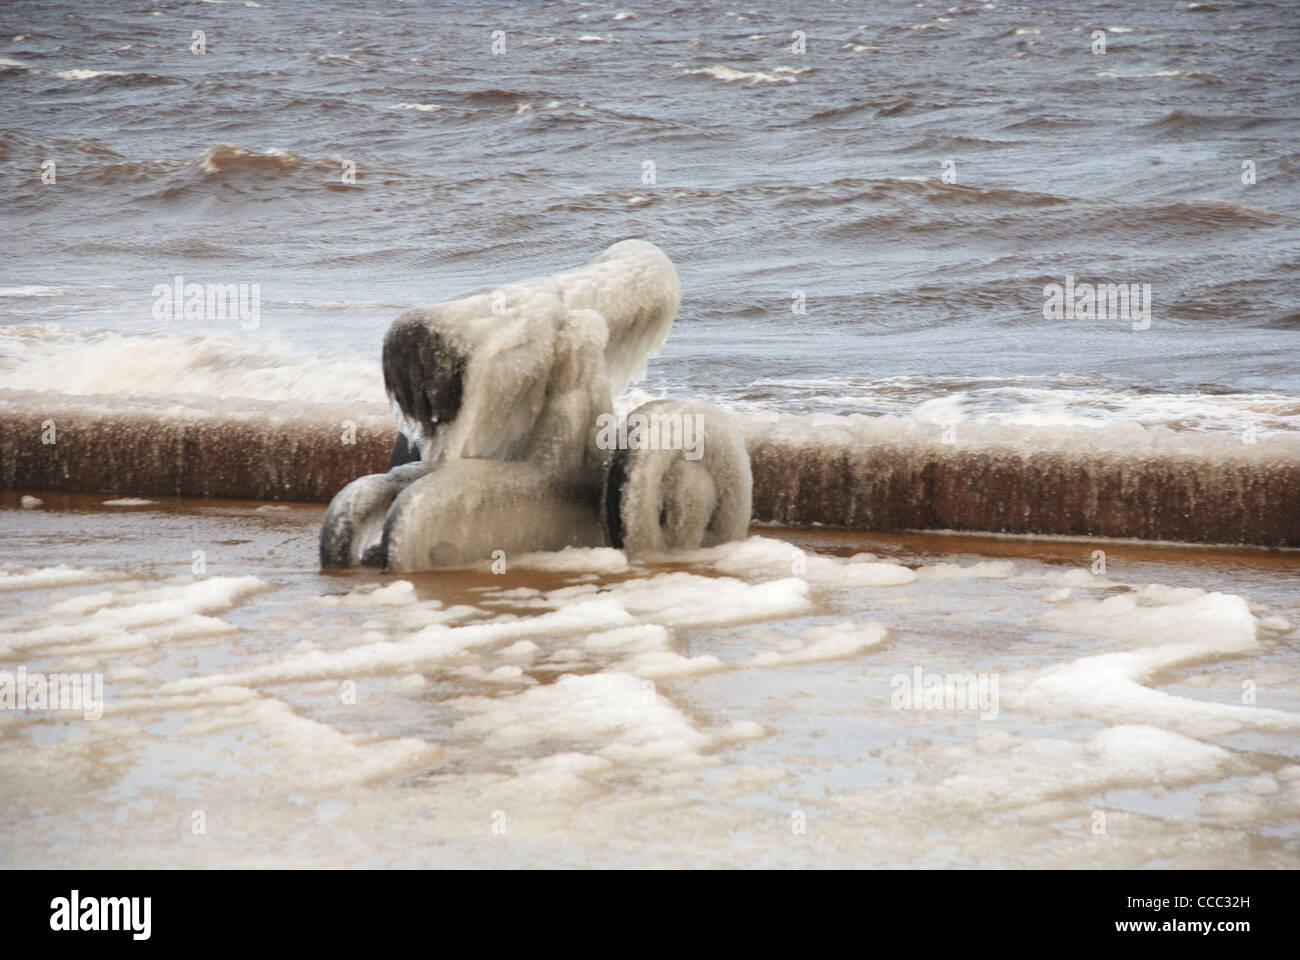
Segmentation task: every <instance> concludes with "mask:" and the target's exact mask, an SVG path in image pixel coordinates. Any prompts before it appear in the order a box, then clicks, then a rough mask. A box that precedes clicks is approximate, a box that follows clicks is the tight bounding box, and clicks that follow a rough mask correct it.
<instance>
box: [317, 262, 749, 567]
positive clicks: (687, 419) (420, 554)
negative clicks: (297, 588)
mask: <svg viewBox="0 0 1300 960" xmlns="http://www.w3.org/2000/svg"><path fill="white" fill-rule="evenodd" d="M680 302H681V287H680V284H679V282H678V279H677V271H676V270H675V269H674V267H673V265H672V262H671V261H669V259H668V258H667V256H665V255H664V253H663V251H661V250H660V249H659V248H658V247H656V246H654V245H653V244H651V243H647V242H645V241H642V240H624V241H622V242H620V243H616V244H614V245H613V246H611V247H609V248H608V249H607V250H605V252H604V253H602V254H601V255H600V256H599V257H597V258H596V259H595V260H593V261H592V262H591V263H589V264H587V265H585V266H582V267H577V268H574V269H572V270H566V271H564V272H563V273H559V274H556V275H554V276H551V277H541V278H537V279H533V280H524V281H521V282H519V283H515V284H511V285H509V286H505V287H495V288H487V289H483V290H479V291H476V292H474V293H470V294H466V295H465V296H462V297H458V298H456V299H454V300H448V301H445V302H443V303H439V304H435V305H433V306H430V307H424V308H421V309H417V310H411V311H408V312H407V313H405V314H403V315H402V316H400V317H398V318H397V320H396V321H394V323H393V325H392V327H390V328H389V331H388V335H387V336H386V337H385V339H384V355H383V368H384V385H385V387H386V388H387V391H388V396H389V399H390V401H391V403H392V408H393V414H394V416H395V417H396V419H397V423H398V428H399V431H400V433H399V436H398V438H397V441H396V443H395V444H394V447H393V452H392V455H391V457H390V459H389V470H388V472H387V473H382V474H371V475H369V476H365V477H361V478H359V479H357V480H354V481H353V482H352V483H350V484H348V485H347V486H346V487H344V488H343V489H342V490H341V491H340V492H339V493H338V495H337V496H335V497H334V499H333V501H332V502H331V503H330V507H329V510H328V511H327V512H326V514H325V520H324V522H323V524H322V526H321V542H320V557H321V565H322V566H325V567H342V566H356V565H372V566H381V567H384V568H386V569H391V570H420V569H426V568H429V567H437V566H448V565H455V564H464V563H471V562H474V561H477V560H483V559H486V558H490V557H493V556H495V555H497V551H502V552H503V553H504V555H505V556H507V557H508V556H511V555H517V554H522V553H530V552H536V551H549V550H560V549H563V548H565V547H568V546H587V547H599V546H610V545H612V546H616V547H621V548H624V549H626V550H627V551H628V552H629V553H642V554H643V553H652V552H661V551H664V550H670V549H689V548H698V547H707V546H712V545H715V544H719V543H724V542H727V541H729V540H734V539H738V538H741V537H743V536H744V535H745V533H746V530H747V529H748V525H749V516H750V506H751V478H750V468H749V457H748V454H747V453H746V451H745V443H744V440H743V438H742V437H741V435H740V433H739V431H738V430H737V429H736V428H735V427H734V426H733V425H732V424H731V423H729V422H728V420H727V418H726V417H725V416H724V415H723V414H722V413H721V412H719V411H718V410H716V409H713V408H711V407H707V406H704V405H702V404H694V403H684V402H678V401H671V400H657V401H653V402H651V403H648V404H645V405H644V406H642V407H640V408H638V409H636V410H634V411H632V412H631V413H630V414H628V416H627V418H626V419H623V420H620V419H619V418H617V417H616V416H615V415H614V412H613V410H614V405H613V397H614V396H615V395H616V394H619V393H621V392H622V391H623V389H624V388H625V387H626V386H627V384H628V383H629V382H630V381H631V380H634V379H640V378H642V377H644V376H645V369H646V361H647V359H648V358H649V357H650V356H652V355H653V354H654V353H655V352H657V351H658V349H659V348H660V347H661V346H662V345H663V342H664V340H665V339H666V338H667V336H668V331H669V328H670V327H671V326H672V322H673V317H674V316H675V315H676V313H677V307H678V305H679V304H680Z"/></svg>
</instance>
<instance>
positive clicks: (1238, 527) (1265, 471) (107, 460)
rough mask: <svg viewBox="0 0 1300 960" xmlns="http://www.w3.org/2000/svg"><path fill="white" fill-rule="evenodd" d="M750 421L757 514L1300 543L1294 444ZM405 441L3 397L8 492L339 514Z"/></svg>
mask: <svg viewBox="0 0 1300 960" xmlns="http://www.w3.org/2000/svg"><path fill="white" fill-rule="evenodd" d="M741 426H742V428H743V430H744V432H745V435H746V442H747V446H748V448H749V453H750V457H751V460H752V462H753V474H754V519H755V520H760V521H771V522H776V523H782V524H789V525H800V524H811V523H824V524H832V525H837V526H845V527H852V528H856V529H862V530H893V529H952V530H972V531H976V530H982V531H995V532H1007V533H1044V534H1066V535H1092V536H1104V537H1141V538H1148V539H1168V540H1186V541H1202V542H1209V543H1253V544H1262V545H1268V546H1290V547H1300V437H1295V436H1291V435H1283V434H1260V435H1259V437H1258V438H1257V440H1256V442H1255V443H1253V444H1244V443H1242V442H1241V440H1240V438H1238V437H1235V436H1209V435H1204V434H1194V433H1172V432H1168V431H1163V430H1144V429H1142V428H1141V427H1139V426H1137V425H1134V424H1129V425H1114V426H1108V427H1105V428H1099V429H1092V428H1085V427H1074V428H1061V427H1051V428H1047V427H1007V426H1000V427H999V426H979V425H964V424H959V425H957V426H956V427H955V429H953V430H951V431H947V432H945V431H944V429H943V428H942V427H939V426H933V425H927V424H921V423H918V422H916V421H914V420H908V419H902V418H891V417H883V418H866V417H847V418H838V417H836V418H830V417H781V418H775V419H769V420H761V419H750V420H743V421H742V422H741ZM51 431H52V432H51ZM394 433H395V430H394V427H393V422H392V419H391V417H390V416H389V414H388V411H387V410H385V409H384V408H382V407H380V406H375V405H329V404H319V405H308V404H301V403H295V404H274V403H266V404H250V403H246V402H242V401H241V402H239V403H230V402H227V403H222V402H220V401H210V400H204V401H198V400H196V401H193V402H192V403H191V402H187V403H177V404H174V405H170V406H169V405H165V404H160V401H159V400H158V399H157V398H148V399H144V398H141V399H139V400H132V399H124V398H122V397H119V396H114V397H105V398H96V397H84V398H83V397H69V396H66V395H63V394H52V393H51V394H46V393H28V392H16V391H0V486H3V487H7V488H11V489H12V488H19V489H30V490H82V491H103V492H112V493H117V494H120V495H139V496H194V497H232V498H250V499H264V500H302V501H320V502H326V501H328V500H329V499H330V498H331V497H332V496H333V495H334V494H335V493H337V492H338V491H339V490H340V489H341V488H342V487H343V486H344V485H345V484H346V483H348V482H349V481H351V480H353V479H354V478H356V477H358V476H361V475H362V474H366V473H374V472H378V471H382V470H384V469H385V468H386V466H387V462H388V451H389V447H390V445H391V443H392V439H393V436H394ZM46 440H52V441H53V442H45V441H46ZM945 440H947V441H949V442H945ZM705 442H706V443H707V437H706V438H705Z"/></svg>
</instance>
